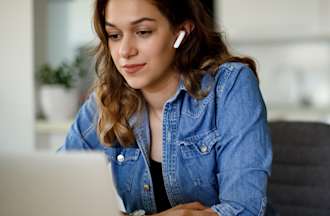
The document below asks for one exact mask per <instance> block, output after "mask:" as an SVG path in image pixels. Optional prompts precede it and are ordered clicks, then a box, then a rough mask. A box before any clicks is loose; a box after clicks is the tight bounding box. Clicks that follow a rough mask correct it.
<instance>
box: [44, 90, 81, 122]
mask: <svg viewBox="0 0 330 216" xmlns="http://www.w3.org/2000/svg"><path fill="white" fill-rule="evenodd" d="M78 97H79V93H78V90H77V89H75V88H72V89H66V88H64V87H63V86H60V85H44V86H42V87H41V89H40V102H41V108H42V111H43V113H44V115H45V117H46V119H47V120H49V121H65V120H69V119H72V118H73V117H74V116H75V114H76V112H77V110H78V100H79V98H78Z"/></svg>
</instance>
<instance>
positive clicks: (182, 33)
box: [173, 30, 186, 49]
mask: <svg viewBox="0 0 330 216" xmlns="http://www.w3.org/2000/svg"><path fill="white" fill-rule="evenodd" d="M185 35H186V32H185V31H183V30H181V31H180V32H179V36H178V38H177V39H176V41H175V43H174V45H173V47H174V48H175V49H177V48H179V46H180V44H181V42H182V40H183V38H184V36H185Z"/></svg>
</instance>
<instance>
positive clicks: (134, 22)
mask: <svg viewBox="0 0 330 216" xmlns="http://www.w3.org/2000/svg"><path fill="white" fill-rule="evenodd" d="M144 21H149V22H156V19H153V18H149V17H143V18H141V19H138V20H135V21H132V22H131V25H137V24H139V23H141V22H144ZM105 25H106V26H110V27H116V25H114V24H112V23H110V22H108V21H105Z"/></svg>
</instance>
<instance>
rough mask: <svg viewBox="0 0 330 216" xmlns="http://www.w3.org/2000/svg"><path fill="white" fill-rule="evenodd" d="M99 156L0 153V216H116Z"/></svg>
mask: <svg viewBox="0 0 330 216" xmlns="http://www.w3.org/2000/svg"><path fill="white" fill-rule="evenodd" d="M108 166H109V165H108V164H107V161H106V159H105V156H104V155H103V154H102V153H64V154H55V153H54V154H53V153H31V154H26V153H25V154H23V153H6V154H5V153H1V152H0V216H92V215H95V216H96V215H97V216H119V215H120V213H119V212H120V211H119V202H118V197H117V195H116V192H115V189H114V186H113V182H112V177H111V174H110V171H109V167H108Z"/></svg>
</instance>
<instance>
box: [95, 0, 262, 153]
mask: <svg viewBox="0 0 330 216" xmlns="http://www.w3.org/2000/svg"><path fill="white" fill-rule="evenodd" d="M109 1H111V0H96V1H95V8H94V15H93V24H94V29H95V31H96V33H97V35H98V37H99V39H100V42H99V44H98V46H97V47H96V49H95V53H96V64H95V69H96V73H97V76H98V79H97V82H96V87H95V88H96V89H95V92H96V101H97V105H98V109H99V119H98V125H97V132H98V135H99V138H100V141H101V142H102V143H103V144H104V145H106V146H112V145H113V143H114V141H117V142H118V143H119V144H120V145H122V146H124V147H129V146H131V145H133V144H134V142H135V137H134V133H133V128H131V127H130V125H129V119H130V117H132V115H133V114H135V113H138V112H141V111H142V110H143V109H144V106H145V101H144V98H143V96H142V93H141V91H140V90H136V89H133V88H131V87H130V86H129V85H128V84H127V83H126V81H125V79H124V78H123V77H122V75H121V74H120V73H119V71H118V70H117V68H116V66H115V64H114V62H113V59H112V58H111V54H110V50H109V48H108V38H107V33H106V30H105V8H106V5H107V3H108V2H109ZM148 1H150V2H151V3H152V4H153V5H155V6H156V7H157V8H158V9H159V11H160V12H161V13H162V14H163V15H164V16H165V17H166V18H167V19H168V21H169V23H170V25H171V26H172V27H173V28H177V27H179V26H180V25H181V24H182V23H183V22H185V21H191V22H192V23H193V24H194V29H193V31H192V32H191V33H190V34H189V35H188V36H187V37H186V38H185V44H184V46H181V47H180V49H177V50H176V53H175V57H174V62H173V66H174V67H175V68H176V69H177V71H179V73H180V75H181V77H182V79H183V81H184V84H185V87H186V88H187V90H188V92H189V94H190V95H191V96H193V97H195V98H196V99H201V98H203V97H205V96H206V94H207V93H205V92H203V91H202V89H201V84H200V81H201V78H202V76H203V73H205V72H207V73H212V74H213V73H215V72H216V70H217V68H218V67H219V65H221V64H223V63H225V62H242V63H245V64H247V65H248V66H249V67H250V68H251V69H252V70H253V71H254V72H255V73H256V64H255V62H254V61H253V60H252V59H250V58H247V57H238V56H233V55H232V54H230V52H229V51H228V48H227V46H226V44H225V43H224V40H223V38H222V35H221V33H219V32H217V31H216V30H215V27H214V22H213V20H212V18H211V16H210V15H209V14H208V12H207V11H206V10H205V8H204V6H203V5H202V3H201V2H200V1H201V0H179V1H177V0H148Z"/></svg>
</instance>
